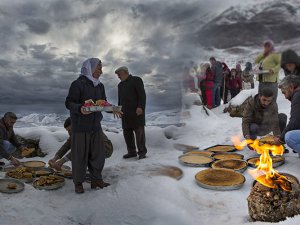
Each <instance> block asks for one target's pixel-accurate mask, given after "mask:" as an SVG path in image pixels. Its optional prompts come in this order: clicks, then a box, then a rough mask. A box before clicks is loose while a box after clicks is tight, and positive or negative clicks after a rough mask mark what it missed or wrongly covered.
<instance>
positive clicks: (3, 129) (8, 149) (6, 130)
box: [0, 112, 31, 166]
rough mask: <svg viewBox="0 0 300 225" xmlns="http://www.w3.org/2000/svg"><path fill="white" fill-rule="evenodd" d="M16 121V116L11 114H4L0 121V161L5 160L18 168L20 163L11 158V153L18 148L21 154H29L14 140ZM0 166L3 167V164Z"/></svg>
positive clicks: (0, 163) (27, 150)
mask: <svg viewBox="0 0 300 225" xmlns="http://www.w3.org/2000/svg"><path fill="white" fill-rule="evenodd" d="M16 121H17V116H16V114H14V113H12V112H7V113H5V114H4V116H3V118H1V120H0V159H3V158H5V159H7V160H9V161H10V162H11V163H12V164H13V165H14V166H19V165H20V162H19V161H18V160H17V159H16V158H15V157H13V156H12V153H14V152H15V151H16V149H17V148H20V149H21V152H29V153H31V152H30V150H29V149H27V148H26V147H25V146H23V145H22V143H20V142H19V141H18V139H17V138H16V135H15V132H14V128H13V126H14V124H15V123H16ZM24 156H26V154H24ZM0 165H2V166H3V165H5V164H4V163H3V162H0Z"/></svg>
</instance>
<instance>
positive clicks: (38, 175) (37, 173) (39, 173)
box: [34, 167, 54, 177]
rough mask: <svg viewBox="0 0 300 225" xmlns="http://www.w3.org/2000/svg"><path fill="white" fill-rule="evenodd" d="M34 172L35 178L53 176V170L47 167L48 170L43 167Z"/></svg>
mask: <svg viewBox="0 0 300 225" xmlns="http://www.w3.org/2000/svg"><path fill="white" fill-rule="evenodd" d="M40 171H41V172H40ZM34 172H35V177H40V176H48V175H50V174H53V173H54V170H53V169H51V168H49V167H48V168H46V167H44V168H39V169H36V170H35V171H34ZM42 173H44V174H42Z"/></svg>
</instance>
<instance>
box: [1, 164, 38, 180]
mask: <svg viewBox="0 0 300 225" xmlns="http://www.w3.org/2000/svg"><path fill="white" fill-rule="evenodd" d="M15 169H17V168H15ZM10 171H12V170H9V171H7V172H6V173H5V177H6V178H11V179H15V180H19V181H21V182H24V183H31V182H32V181H33V180H34V174H32V177H30V178H15V177H11V176H9V172H10Z"/></svg>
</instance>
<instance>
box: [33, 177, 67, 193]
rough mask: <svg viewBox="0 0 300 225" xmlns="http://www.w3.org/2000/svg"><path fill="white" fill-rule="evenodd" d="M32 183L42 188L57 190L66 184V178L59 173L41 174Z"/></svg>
mask: <svg viewBox="0 0 300 225" xmlns="http://www.w3.org/2000/svg"><path fill="white" fill-rule="evenodd" d="M32 185H33V187H35V188H37V189H40V190H55V189H58V188H61V187H63V186H64V185H65V179H64V178H63V177H61V176H57V175H49V176H41V177H39V178H37V179H35V180H34V181H33V183H32Z"/></svg>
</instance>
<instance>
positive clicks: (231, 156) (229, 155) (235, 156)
mask: <svg viewBox="0 0 300 225" xmlns="http://www.w3.org/2000/svg"><path fill="white" fill-rule="evenodd" d="M213 158H215V159H217V160H220V159H243V158H244V156H243V155H241V154H237V153H225V152H222V153H215V154H214V155H213Z"/></svg>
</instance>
